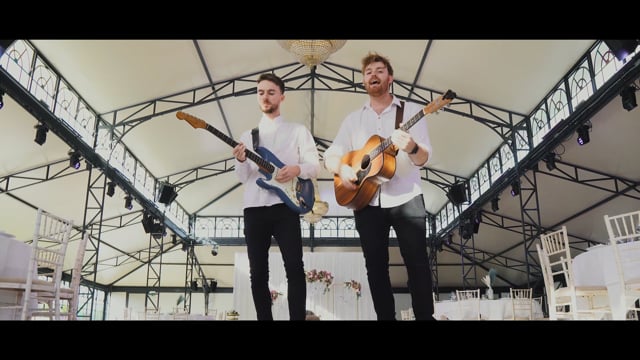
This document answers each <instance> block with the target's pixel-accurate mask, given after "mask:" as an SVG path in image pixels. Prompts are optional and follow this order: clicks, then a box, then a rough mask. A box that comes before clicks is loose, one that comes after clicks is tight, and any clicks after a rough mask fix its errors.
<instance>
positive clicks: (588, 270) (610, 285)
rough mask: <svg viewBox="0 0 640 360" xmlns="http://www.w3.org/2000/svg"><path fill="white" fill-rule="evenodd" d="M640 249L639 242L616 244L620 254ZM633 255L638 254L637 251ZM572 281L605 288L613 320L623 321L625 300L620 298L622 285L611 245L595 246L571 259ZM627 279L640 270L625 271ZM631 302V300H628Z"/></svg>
mask: <svg viewBox="0 0 640 360" xmlns="http://www.w3.org/2000/svg"><path fill="white" fill-rule="evenodd" d="M634 247H635V248H637V247H640V241H633V242H628V243H623V244H618V248H619V249H620V251H621V252H627V251H630V250H631V249H632V248H634ZM635 253H638V252H637V251H636V252H635ZM573 272H574V274H573V279H574V283H575V285H576V286H606V287H607V292H608V297H609V304H610V305H611V315H612V318H613V319H614V320H624V319H625V318H626V314H627V311H626V310H625V308H626V307H625V299H624V298H623V297H622V284H621V283H620V278H619V276H618V270H617V269H616V261H615V255H614V253H613V247H611V245H596V246H593V247H591V248H589V249H588V250H587V251H586V252H584V253H582V254H579V255H576V256H575V257H574V259H573ZM625 275H626V276H627V277H630V276H633V277H637V276H640V268H634V269H625ZM628 301H633V299H628Z"/></svg>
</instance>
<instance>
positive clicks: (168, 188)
mask: <svg viewBox="0 0 640 360" xmlns="http://www.w3.org/2000/svg"><path fill="white" fill-rule="evenodd" d="M176 196H178V193H177V192H176V187H175V186H173V185H170V184H160V196H159V198H158V201H159V202H161V203H162V204H165V205H169V204H170V203H171V202H172V201H173V200H175V198H176Z"/></svg>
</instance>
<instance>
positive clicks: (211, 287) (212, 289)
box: [209, 279, 218, 292]
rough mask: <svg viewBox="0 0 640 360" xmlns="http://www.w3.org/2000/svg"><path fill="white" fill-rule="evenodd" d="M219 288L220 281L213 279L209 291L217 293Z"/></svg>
mask: <svg viewBox="0 0 640 360" xmlns="http://www.w3.org/2000/svg"><path fill="white" fill-rule="evenodd" d="M217 288H218V281H216V279H211V281H210V282H209V291H211V292H215V291H216V289H217Z"/></svg>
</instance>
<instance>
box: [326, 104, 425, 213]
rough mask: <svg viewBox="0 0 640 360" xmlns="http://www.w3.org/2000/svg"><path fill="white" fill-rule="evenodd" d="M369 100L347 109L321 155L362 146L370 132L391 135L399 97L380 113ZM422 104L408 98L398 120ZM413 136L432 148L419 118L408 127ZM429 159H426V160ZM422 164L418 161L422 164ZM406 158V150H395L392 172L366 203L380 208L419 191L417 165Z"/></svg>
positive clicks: (404, 201)
mask: <svg viewBox="0 0 640 360" xmlns="http://www.w3.org/2000/svg"><path fill="white" fill-rule="evenodd" d="M369 103H370V102H369V100H367V101H366V103H365V104H364V105H363V106H362V107H361V108H359V109H358V110H356V111H354V112H352V113H350V114H349V115H347V117H346V118H345V119H344V121H343V122H342V125H341V126H340V129H339V130H338V134H337V135H336V137H335V139H334V141H333V144H332V145H331V146H330V147H329V148H328V149H327V150H326V151H325V152H324V156H325V158H328V157H329V156H332V155H340V156H343V155H344V154H346V153H348V152H350V151H354V150H360V149H362V148H363V147H364V146H365V145H366V143H367V141H368V140H369V139H370V138H371V136H373V135H380V136H382V137H383V138H384V139H386V138H388V137H390V136H391V133H392V132H393V131H394V130H395V123H396V112H395V111H393V110H394V109H395V107H396V106H400V99H398V98H397V97H395V96H394V97H393V101H392V103H391V105H389V107H387V108H386V109H385V110H384V111H383V112H382V113H381V114H380V115H378V114H377V113H376V112H375V111H374V110H373V109H372V108H371V106H370V105H369ZM423 109H424V107H423V106H421V105H419V104H416V103H411V102H406V101H405V104H404V113H403V117H402V122H403V123H404V122H406V121H407V120H409V119H410V118H411V117H413V116H414V115H416V114H417V113H418V112H420V111H423ZM408 132H409V134H411V137H413V140H414V141H415V142H416V143H418V144H420V145H421V146H422V147H423V148H424V149H426V150H427V151H428V152H429V159H431V154H432V152H431V151H432V149H431V141H430V140H429V130H428V127H427V120H426V119H420V120H419V121H418V122H416V123H415V124H414V125H413V126H412V127H411V128H409V130H408ZM428 162H429V160H427V163H428ZM425 165H426V164H424V165H422V166H425ZM422 166H416V165H414V164H413V162H412V161H411V159H410V158H409V154H407V153H406V152H404V151H398V155H397V156H396V172H395V174H394V176H392V177H391V179H390V180H389V181H387V182H385V183H383V184H382V185H381V186H380V192H379V194H378V195H376V196H374V197H373V198H372V199H371V202H370V203H369V204H370V205H374V206H376V205H380V206H381V207H383V208H387V207H395V206H398V205H402V204H404V203H406V202H407V201H409V200H411V199H413V198H414V197H415V196H417V195H420V194H421V193H422V188H421V186H420V184H421V178H420V169H421V168H422Z"/></svg>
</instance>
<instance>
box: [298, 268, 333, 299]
mask: <svg viewBox="0 0 640 360" xmlns="http://www.w3.org/2000/svg"><path fill="white" fill-rule="evenodd" d="M305 274H306V277H307V282H309V283H314V282H320V283H322V284H324V291H323V293H326V292H327V291H329V287H330V286H331V285H332V284H333V275H332V274H331V273H330V272H328V271H326V270H320V271H318V270H316V269H313V270H309V271H307V272H306V273H305Z"/></svg>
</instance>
